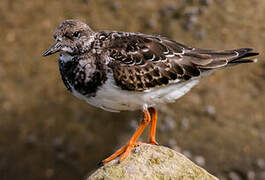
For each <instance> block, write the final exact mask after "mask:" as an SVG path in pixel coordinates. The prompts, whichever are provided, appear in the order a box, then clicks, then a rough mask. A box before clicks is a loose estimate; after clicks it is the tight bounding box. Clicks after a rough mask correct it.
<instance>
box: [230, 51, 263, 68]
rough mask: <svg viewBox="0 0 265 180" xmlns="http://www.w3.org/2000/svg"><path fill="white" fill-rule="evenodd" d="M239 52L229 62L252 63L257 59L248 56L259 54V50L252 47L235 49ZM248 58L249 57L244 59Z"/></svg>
mask: <svg viewBox="0 0 265 180" xmlns="http://www.w3.org/2000/svg"><path fill="white" fill-rule="evenodd" d="M235 52H237V53H238V56H237V57H236V58H235V59H232V60H231V61H230V62H229V63H236V64H238V63H251V62H256V61H257V59H249V58H248V57H253V56H257V55H259V53H258V52H253V49H252V48H241V49H237V50H235ZM244 58H247V59H244Z"/></svg>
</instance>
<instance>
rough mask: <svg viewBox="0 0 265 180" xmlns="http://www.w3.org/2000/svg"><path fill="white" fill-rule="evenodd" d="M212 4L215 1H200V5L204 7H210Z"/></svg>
mask: <svg viewBox="0 0 265 180" xmlns="http://www.w3.org/2000/svg"><path fill="white" fill-rule="evenodd" d="M212 2H213V0H200V4H201V5H203V6H209V5H210V4H212Z"/></svg>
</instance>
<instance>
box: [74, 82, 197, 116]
mask: <svg viewBox="0 0 265 180" xmlns="http://www.w3.org/2000/svg"><path fill="white" fill-rule="evenodd" d="M198 82H199V78H196V79H191V80H188V81H185V82H175V83H172V84H170V85H168V86H163V87H159V88H153V89H151V90H148V91H144V92H134V91H126V90H122V89H121V88H119V87H117V86H116V85H115V83H114V80H113V78H111V77H109V78H108V80H107V81H106V83H105V84H104V85H103V86H102V87H100V88H99V89H98V91H97V93H96V96H95V97H90V98H86V97H85V96H83V95H81V94H79V93H78V92H76V91H73V95H75V96H76V97H78V98H80V99H84V100H85V101H87V102H88V103H89V104H91V105H93V106H96V107H99V108H102V109H104V110H107V111H114V112H115V111H116V112H118V111H123V110H137V109H142V108H143V107H146V106H147V107H151V106H156V105H158V104H162V103H169V102H174V101H175V100H176V99H178V98H180V97H181V96H183V95H184V94H186V93H187V92H188V91H189V90H190V89H191V88H192V87H193V86H195V85H196V84H197V83H198Z"/></svg>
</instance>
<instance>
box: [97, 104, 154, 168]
mask: <svg viewBox="0 0 265 180" xmlns="http://www.w3.org/2000/svg"><path fill="white" fill-rule="evenodd" d="M143 114H144V117H143V120H142V122H141V124H140V126H139V127H138V129H137V130H136V132H135V133H134V134H133V136H132V137H131V139H130V140H129V142H128V143H127V144H126V145H125V146H123V147H121V148H120V149H119V150H117V151H116V152H115V153H114V154H112V155H111V156H110V157H108V158H106V159H105V160H103V162H102V163H103V164H106V163H108V162H110V161H112V160H113V159H115V158H116V157H118V156H119V155H121V157H120V161H122V160H124V159H125V158H126V157H127V156H128V155H129V154H130V152H131V151H132V149H133V148H134V147H135V146H136V145H137V144H136V141H137V139H138V138H139V137H140V135H141V134H142V132H143V131H144V129H145V128H146V126H147V125H148V123H149V122H150V121H151V116H150V113H149V111H148V110H147V109H145V110H144V111H143Z"/></svg>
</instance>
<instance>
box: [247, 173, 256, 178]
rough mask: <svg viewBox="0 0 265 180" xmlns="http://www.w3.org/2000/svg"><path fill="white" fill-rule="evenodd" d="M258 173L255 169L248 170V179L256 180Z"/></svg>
mask: <svg viewBox="0 0 265 180" xmlns="http://www.w3.org/2000/svg"><path fill="white" fill-rule="evenodd" d="M255 176H256V173H255V172H254V171H248V172H247V178H248V180H255Z"/></svg>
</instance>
